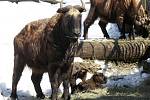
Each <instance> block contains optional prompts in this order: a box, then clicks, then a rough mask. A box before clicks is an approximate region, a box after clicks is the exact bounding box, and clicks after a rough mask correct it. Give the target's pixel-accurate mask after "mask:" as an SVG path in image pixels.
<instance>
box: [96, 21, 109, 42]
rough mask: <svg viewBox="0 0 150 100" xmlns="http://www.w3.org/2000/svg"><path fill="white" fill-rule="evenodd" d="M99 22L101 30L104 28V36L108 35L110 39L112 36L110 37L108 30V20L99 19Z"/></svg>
mask: <svg viewBox="0 0 150 100" xmlns="http://www.w3.org/2000/svg"><path fill="white" fill-rule="evenodd" d="M98 24H99V26H100V27H101V30H102V32H103V34H104V37H106V38H107V39H109V38H110V37H109V35H108V33H107V30H106V25H107V22H104V21H99V23H98Z"/></svg>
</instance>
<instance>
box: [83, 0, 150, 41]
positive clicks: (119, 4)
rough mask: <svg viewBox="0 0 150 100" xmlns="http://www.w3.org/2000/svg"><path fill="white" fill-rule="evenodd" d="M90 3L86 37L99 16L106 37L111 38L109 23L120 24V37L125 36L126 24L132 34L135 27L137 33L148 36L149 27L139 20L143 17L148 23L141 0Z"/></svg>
mask: <svg viewBox="0 0 150 100" xmlns="http://www.w3.org/2000/svg"><path fill="white" fill-rule="evenodd" d="M90 4H91V6H90V10H89V13H88V16H87V18H86V19H85V21H84V35H83V37H84V39H86V38H87V36H88V28H89V27H90V26H91V25H92V24H93V23H94V21H95V20H96V19H97V18H98V17H99V18H100V21H99V26H100V28H101V30H102V32H103V34H104V37H106V38H110V37H109V35H108V33H107V30H106V25H107V24H108V23H117V24H118V25H119V28H121V29H120V31H121V37H120V38H125V25H126V24H127V25H129V27H130V30H131V31H130V34H129V35H130V36H131V35H133V27H134V29H135V31H136V32H135V33H136V34H141V35H142V37H144V38H146V37H148V34H149V33H148V31H147V29H146V28H145V27H144V26H143V24H141V22H140V20H139V18H142V19H144V23H147V16H148V14H147V13H146V11H145V9H144V8H143V6H142V4H141V1H140V0H90ZM139 28H140V30H139ZM141 32H142V33H141ZM133 37H134V36H133Z"/></svg>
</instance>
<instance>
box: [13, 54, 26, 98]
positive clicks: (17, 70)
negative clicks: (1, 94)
mask: <svg viewBox="0 0 150 100" xmlns="http://www.w3.org/2000/svg"><path fill="white" fill-rule="evenodd" d="M24 66H25V62H24V59H23V57H21V56H20V55H19V54H15V56H14V69H13V77H12V92H11V96H10V98H12V99H15V98H17V94H16V92H17V85H18V82H19V80H20V77H21V75H22V72H23V69H24Z"/></svg>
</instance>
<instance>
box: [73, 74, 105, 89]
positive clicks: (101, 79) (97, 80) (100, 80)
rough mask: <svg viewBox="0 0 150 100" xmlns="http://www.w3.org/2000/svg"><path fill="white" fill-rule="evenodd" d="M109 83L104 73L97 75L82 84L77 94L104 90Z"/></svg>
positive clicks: (78, 87)
mask: <svg viewBox="0 0 150 100" xmlns="http://www.w3.org/2000/svg"><path fill="white" fill-rule="evenodd" d="M106 82H107V78H106V77H105V76H104V74H103V73H96V74H94V75H93V76H92V77H91V78H90V79H88V80H86V81H83V82H80V83H79V84H78V85H77V86H76V92H81V91H88V90H94V89H97V88H102V87H103V85H102V84H105V83H106Z"/></svg>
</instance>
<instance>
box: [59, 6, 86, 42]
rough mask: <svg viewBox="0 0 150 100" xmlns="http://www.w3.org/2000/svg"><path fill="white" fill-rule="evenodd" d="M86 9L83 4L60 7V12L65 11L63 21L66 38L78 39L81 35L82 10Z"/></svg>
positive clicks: (62, 25)
mask: <svg viewBox="0 0 150 100" xmlns="http://www.w3.org/2000/svg"><path fill="white" fill-rule="evenodd" d="M83 11H85V9H84V7H81V6H66V7H63V8H59V9H58V10H57V12H58V13H63V14H64V17H63V19H62V22H61V27H62V28H63V29H62V30H61V31H62V34H64V36H65V38H68V39H71V40H77V39H78V38H79V37H80V35H81V18H82V16H81V12H83Z"/></svg>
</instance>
